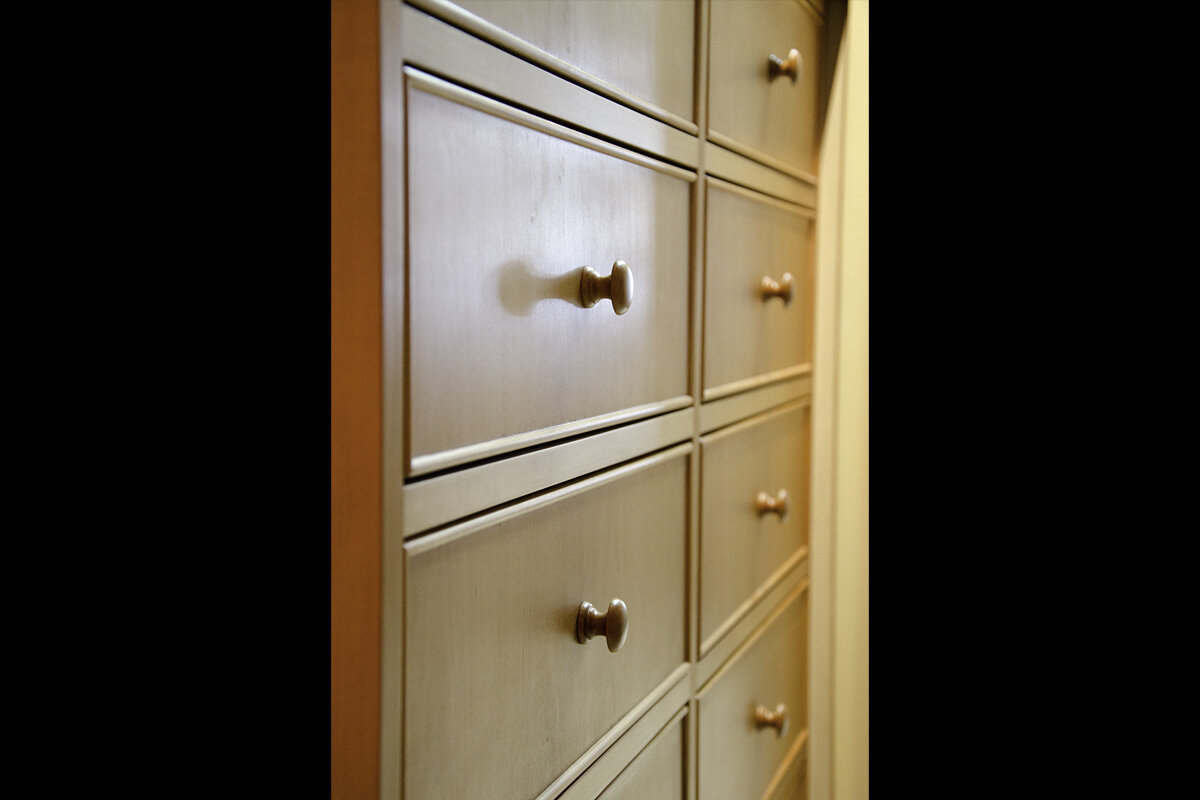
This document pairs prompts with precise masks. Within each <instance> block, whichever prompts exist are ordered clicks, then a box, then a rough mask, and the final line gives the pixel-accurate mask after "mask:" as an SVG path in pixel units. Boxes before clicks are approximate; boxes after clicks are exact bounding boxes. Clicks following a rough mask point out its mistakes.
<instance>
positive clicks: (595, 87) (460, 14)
mask: <svg viewBox="0 0 1200 800" xmlns="http://www.w3.org/2000/svg"><path fill="white" fill-rule="evenodd" d="M576 1H577V2H578V0H576ZM628 1H629V0H625V2H628ZM674 1H678V0H674ZM691 1H692V0H684V2H691ZM406 2H407V3H410V4H411V5H413V6H416V7H418V8H420V9H422V10H423V11H426V12H428V13H430V14H432V15H434V16H436V17H438V18H440V19H444V20H446V21H448V22H449V23H450V24H452V25H454V26H455V27H456V28H461V29H462V30H464V31H467V32H469V33H470V34H472V35H473V36H477V37H479V38H480V39H481V40H483V41H484V42H487V43H490V44H492V45H495V46H496V47H497V48H498V49H500V50H503V51H506V52H508V53H512V54H514V55H516V56H517V57H518V58H520V59H522V60H524V61H528V62H529V63H530V64H534V65H536V66H537V67H539V68H540V69H543V70H545V71H547V72H549V73H553V74H556V75H561V76H563V77H564V78H566V79H567V80H570V81H571V82H572V83H576V84H579V85H580V86H583V87H586V88H587V89H588V90H589V91H591V92H594V93H596V94H598V95H602V96H604V97H607V98H611V99H612V100H615V101H617V102H618V103H621V104H622V105H625V106H628V107H629V108H632V109H636V110H637V111H638V112H639V113H641V114H643V115H647V116H650V117H654V118H656V119H660V120H662V121H663V122H666V123H667V124H669V125H672V126H674V127H676V128H678V129H679V130H681V131H686V132H687V133H690V134H696V133H697V132H698V131H699V126H698V125H697V124H696V123H695V122H692V121H690V120H688V119H684V118H683V117H681V116H679V115H677V114H674V113H672V112H670V111H667V110H666V109H664V108H662V107H660V106H657V105H654V104H653V103H649V102H647V101H646V100H644V99H643V98H641V97H639V96H638V95H636V94H631V93H630V92H628V91H625V90H624V89H621V88H620V87H617V86H614V85H613V84H611V83H608V82H607V81H604V80H601V79H599V78H597V77H595V76H593V75H592V74H591V73H588V72H585V71H583V70H581V69H578V68H576V67H574V66H572V65H571V64H570V63H568V62H567V61H564V60H563V59H561V58H558V57H556V56H553V55H551V54H549V53H547V52H546V51H545V50H543V49H541V48H540V47H536V46H534V45H533V44H530V43H529V42H527V41H526V40H525V39H522V38H521V37H519V36H516V35H514V34H512V33H510V32H508V31H506V30H504V29H503V28H500V27H498V26H496V25H493V24H492V23H491V22H488V21H487V20H485V19H483V18H482V17H480V16H478V15H476V14H472V13H471V12H469V11H466V10H464V9H462V8H460V7H459V6H458V5H455V4H454V3H452V2H449V0H406ZM601 2H604V0H601ZM697 2H699V0H697ZM695 41H696V40H693V46H695ZM700 41H705V40H700ZM704 49H705V48H704V47H703V46H701V48H700V53H701V54H702V53H703V51H704ZM691 72H692V74H693V76H694V75H697V74H703V72H699V73H697V72H696V71H695V70H694V69H693V70H691ZM701 100H702V95H701Z"/></svg>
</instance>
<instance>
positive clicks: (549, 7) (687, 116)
mask: <svg viewBox="0 0 1200 800" xmlns="http://www.w3.org/2000/svg"><path fill="white" fill-rule="evenodd" d="M421 5H428V3H421ZM455 5H457V6H460V7H461V8H464V9H466V10H467V11H470V12H471V13H473V14H475V15H476V16H478V17H480V18H482V19H484V20H486V21H487V22H490V23H492V24H493V25H496V26H497V27H499V28H502V29H504V30H505V31H507V32H509V33H511V34H514V35H515V36H517V37H519V38H521V39H523V40H525V41H526V42H528V43H529V44H532V45H534V46H535V47H538V48H540V49H541V50H544V51H545V52H546V53H549V54H550V55H552V56H554V57H555V58H557V59H559V60H561V61H562V62H564V63H565V64H566V65H568V66H569V67H573V68H575V69H577V70H580V71H581V72H584V73H587V74H588V75H591V76H592V77H594V78H598V79H599V80H600V81H602V82H603V83H606V84H608V85H610V86H613V87H616V88H617V89H621V90H623V91H626V92H629V93H630V94H632V95H635V96H637V97H640V98H642V99H643V100H646V101H647V102H649V103H651V104H653V105H655V106H658V107H659V108H661V109H663V110H665V111H669V112H670V113H672V114H674V115H676V116H678V117H680V118H681V119H683V120H688V121H694V120H695V114H694V102H695V98H694V94H695V92H694V77H693V72H694V69H693V57H694V53H695V47H696V45H695V41H696V3H694V2H692V1H691V0H603V2H596V0H521V2H513V0H455Z"/></svg>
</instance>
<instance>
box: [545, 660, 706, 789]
mask: <svg viewBox="0 0 1200 800" xmlns="http://www.w3.org/2000/svg"><path fill="white" fill-rule="evenodd" d="M685 686H686V684H683V683H681V684H679V685H678V686H676V687H675V690H674V691H673V692H669V693H668V694H667V696H666V697H665V698H663V699H662V700H661V701H659V703H658V704H657V705H655V707H654V708H653V709H651V710H650V711H648V712H647V713H646V715H645V716H643V717H642V718H641V719H640V720H638V721H637V722H635V723H634V724H633V727H631V728H630V729H629V732H628V733H626V734H625V735H624V736H622V737H621V738H620V739H618V740H617V742H616V743H615V744H614V745H613V746H612V747H610V748H609V749H608V750H606V751H605V752H604V755H602V756H600V757H599V758H598V759H596V763H595V764H593V765H592V766H591V767H589V768H588V769H587V771H585V772H584V773H583V774H582V775H580V776H579V778H577V779H576V781H575V782H574V783H572V784H571V785H570V786H569V787H568V788H567V790H566V791H565V792H563V793H562V794H560V795H559V796H558V798H557V800H601V798H602V797H603V796H604V795H605V794H607V793H608V790H609V789H610V788H611V787H612V785H613V783H615V782H616V781H617V779H618V778H620V777H621V775H622V774H623V773H624V772H625V771H626V770H627V769H630V768H631V767H632V766H633V765H634V763H635V762H636V761H637V760H638V759H639V758H641V756H642V754H643V753H645V752H646V751H647V750H649V749H650V748H651V747H653V746H654V745H655V744H657V743H658V741H659V739H661V738H662V737H663V736H664V735H665V734H666V733H667V732H668V731H669V730H670V729H671V727H672V726H674V725H675V724H676V723H678V722H679V721H680V720H681V719H683V718H684V717H685V716H687V713H688V705H687V700H688V694H687V693H686V692H685V691H682V689H683V688H684V687H685ZM672 708H678V710H677V711H676V712H675V713H674V714H673V715H672V716H671V718H670V719H669V720H667V721H666V722H665V723H664V724H663V725H661V726H660V727H658V728H657V729H655V727H654V726H655V725H656V724H657V723H658V720H659V717H661V716H662V714H663V713H667V712H669V711H670V709H672ZM647 736H649V739H648V740H646V738H647ZM685 739H686V736H685ZM643 740H646V741H643ZM630 753H632V755H630ZM681 755H682V754H681ZM680 767H681V768H682V763H681V764H680Z"/></svg>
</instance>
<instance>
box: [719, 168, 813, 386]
mask: <svg viewBox="0 0 1200 800" xmlns="http://www.w3.org/2000/svg"><path fill="white" fill-rule="evenodd" d="M706 188H707V200H706V203H705V208H706V215H705V216H706V218H707V223H708V233H707V236H706V245H705V266H704V297H705V302H704V399H705V400H711V399H715V398H717V397H722V396H725V395H727V394H731V393H733V392H735V391H739V390H742V389H748V388H753V387H754V386H756V385H759V384H761V383H763V382H768V381H770V380H772V379H774V378H779V379H782V378H785V377H794V375H795V374H799V371H800V370H801V369H802V367H804V366H806V365H808V364H809V362H810V355H809V354H810V352H811V347H810V341H811V336H812V318H811V313H810V308H811V300H810V295H811V281H810V272H809V265H810V264H811V263H812V236H813V216H812V214H811V212H809V211H808V210H806V209H804V208H802V207H801V206H793V205H791V204H789V203H783V202H781V201H778V200H774V199H772V198H770V197H767V196H766V195H762V194H758V193H757V192H752V191H750V190H748V189H743V188H741V187H739V186H734V185H733V184H729V183H724V182H721V181H716V180H713V179H711V178H710V179H708V181H707V186H706ZM787 276H790V280H788V278H787ZM764 279H766V280H767V281H771V282H773V284H774V285H772V284H764ZM789 291H790V294H789Z"/></svg>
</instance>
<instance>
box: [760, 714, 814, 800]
mask: <svg viewBox="0 0 1200 800" xmlns="http://www.w3.org/2000/svg"><path fill="white" fill-rule="evenodd" d="M808 730H809V729H808V726H805V728H804V730H802V731H800V733H799V734H797V735H796V741H795V742H793V743H792V746H791V747H790V748H789V749H788V751H787V754H786V755H785V756H784V757H783V762H782V763H781V764H780V765H779V769H777V770H775V774H774V775H773V776H772V777H771V782H770V783H768V784H767V790H766V791H765V792H763V800H788V797H787V795H783V794H780V795H779V797H776V796H775V795H776V794H777V793H779V790H780V789H786V788H788V783H790V781H787V778H788V777H789V773H791V772H792V771H793V770H795V769H799V768H802V767H803V763H804V759H805V758H807V757H808V754H807V753H806V752H804V751H805V749H806V748H807V747H808Z"/></svg>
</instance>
